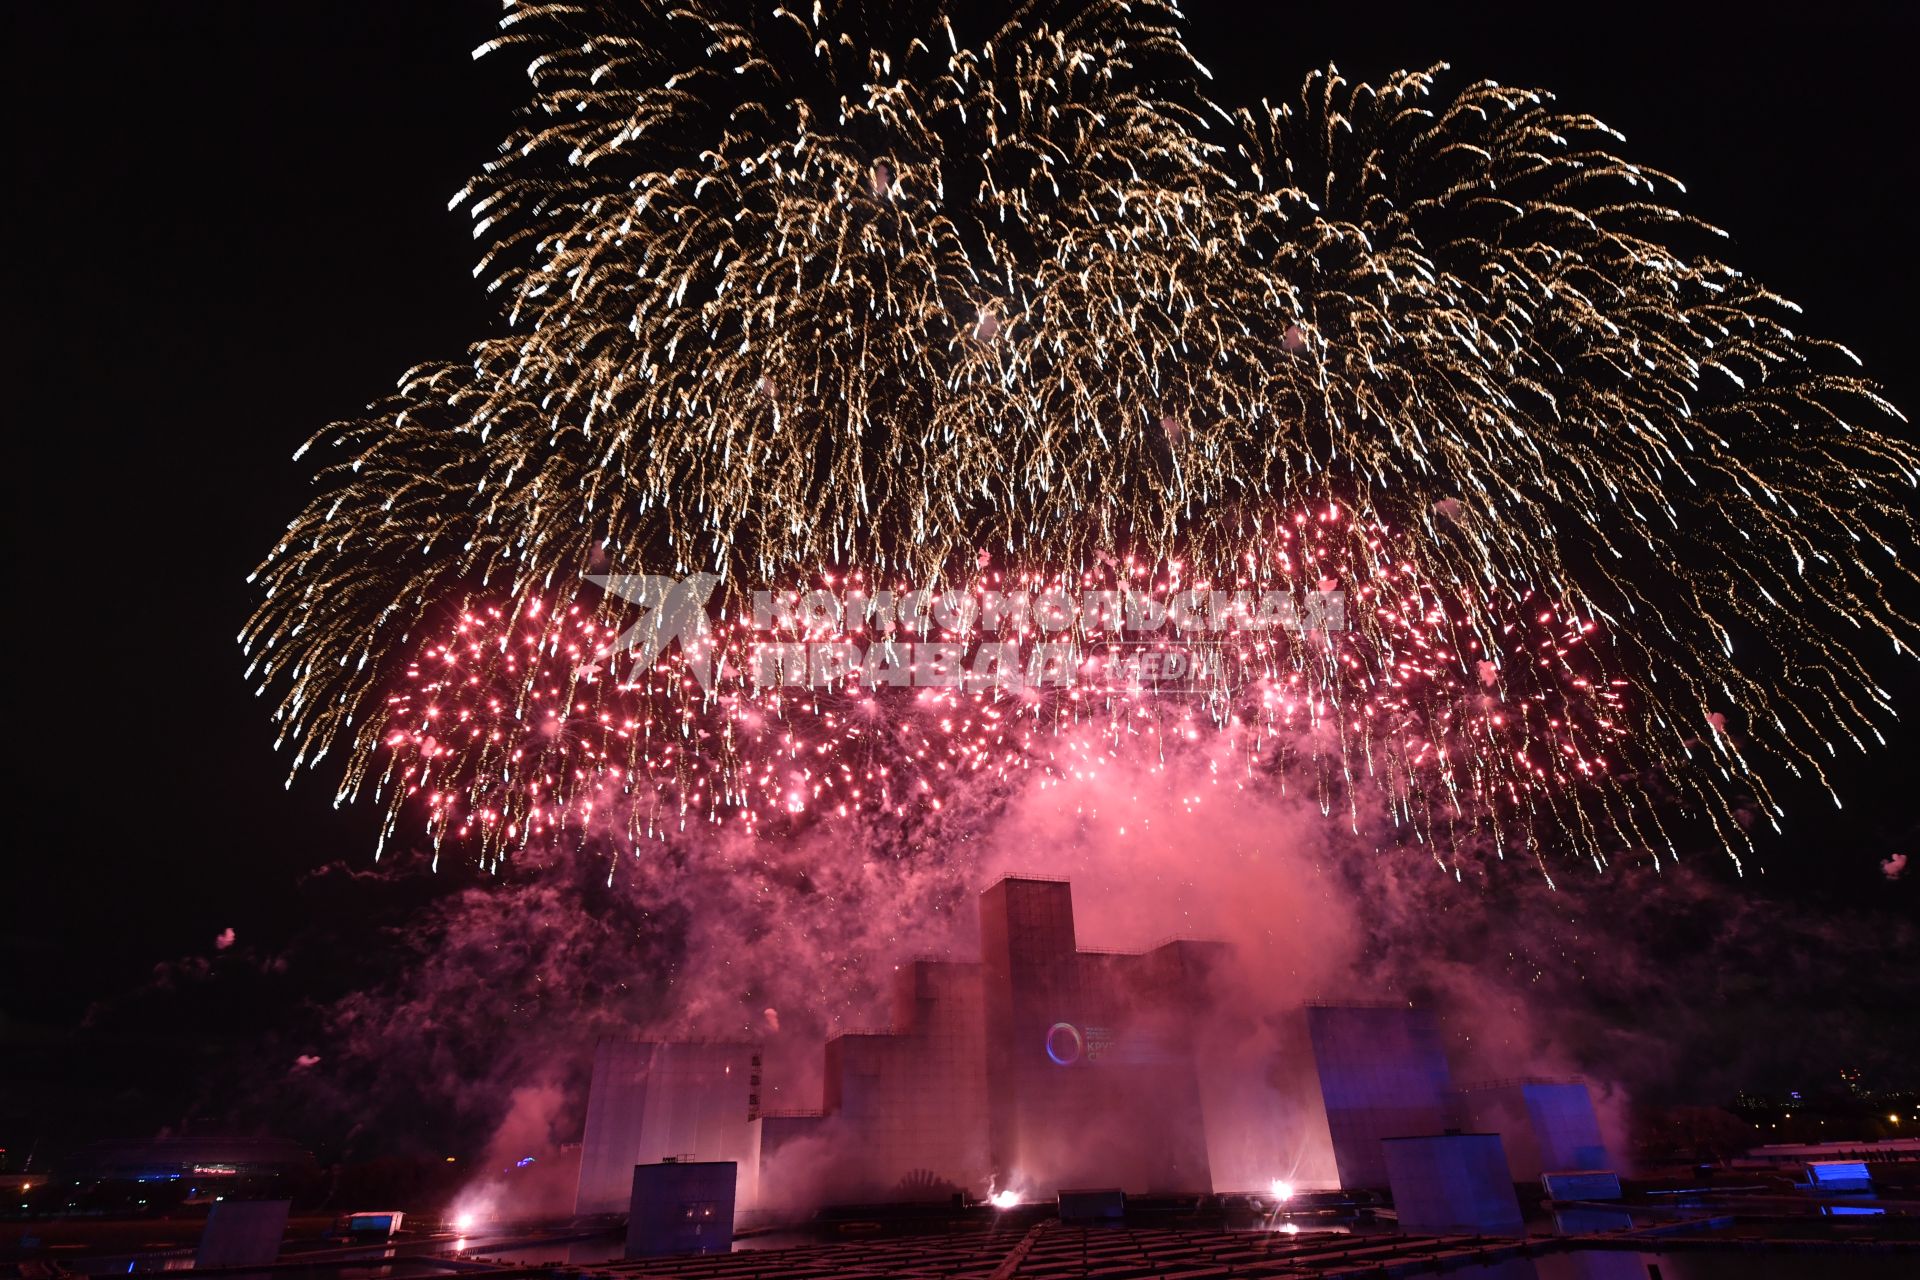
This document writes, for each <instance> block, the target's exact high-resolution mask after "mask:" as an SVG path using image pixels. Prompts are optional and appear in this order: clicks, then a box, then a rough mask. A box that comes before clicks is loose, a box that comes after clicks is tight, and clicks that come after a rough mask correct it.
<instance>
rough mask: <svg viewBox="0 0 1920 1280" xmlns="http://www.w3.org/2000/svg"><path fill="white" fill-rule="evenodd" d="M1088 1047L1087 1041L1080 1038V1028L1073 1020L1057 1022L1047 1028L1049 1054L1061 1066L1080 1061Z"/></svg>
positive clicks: (1068, 1065)
mask: <svg viewBox="0 0 1920 1280" xmlns="http://www.w3.org/2000/svg"><path fill="white" fill-rule="evenodd" d="M1086 1047H1087V1043H1086V1041H1084V1040H1082V1039H1081V1038H1080V1028H1078V1027H1076V1026H1074V1025H1073V1024H1072V1023H1071V1022H1056V1023H1054V1024H1053V1025H1052V1026H1051V1027H1048V1028H1047V1056H1048V1057H1049V1058H1052V1059H1053V1060H1054V1062H1055V1063H1056V1064H1058V1065H1059V1066H1063V1067H1070V1066H1072V1065H1073V1064H1074V1063H1076V1062H1078V1061H1080V1055H1081V1053H1082V1052H1084V1051H1085V1050H1086Z"/></svg>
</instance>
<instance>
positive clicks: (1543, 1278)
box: [1447, 1249, 1914, 1280]
mask: <svg viewBox="0 0 1920 1280" xmlns="http://www.w3.org/2000/svg"><path fill="white" fill-rule="evenodd" d="M1913 1262H1914V1260H1913V1258H1912V1256H1911V1255H1909V1256H1906V1257H1900V1256H1897V1255H1896V1256H1885V1257H1876V1256H1871V1255H1861V1254H1847V1255H1844V1256H1841V1255H1835V1254H1831V1253H1772V1254H1764V1253H1749V1252H1746V1251H1744V1250H1733V1249H1729V1250H1725V1251H1720V1250H1702V1251H1699V1252H1693V1251H1687V1252H1680V1253H1638V1252H1634V1251H1632V1250H1612V1249H1581V1250H1578V1251H1576V1252H1573V1253H1556V1254H1551V1255H1549V1256H1547V1257H1543V1258H1511V1259H1509V1260H1507V1261H1505V1262H1497V1263H1488V1264H1484V1265H1481V1266H1473V1267H1463V1268H1461V1269H1460V1270H1458V1271H1450V1272H1448V1273H1447V1274H1448V1275H1450V1276H1454V1277H1458V1278H1459V1280H1827V1278H1828V1277H1832V1276H1836V1275H1844V1276H1847V1277H1848V1280H1912V1277H1913V1274H1914V1265H1913Z"/></svg>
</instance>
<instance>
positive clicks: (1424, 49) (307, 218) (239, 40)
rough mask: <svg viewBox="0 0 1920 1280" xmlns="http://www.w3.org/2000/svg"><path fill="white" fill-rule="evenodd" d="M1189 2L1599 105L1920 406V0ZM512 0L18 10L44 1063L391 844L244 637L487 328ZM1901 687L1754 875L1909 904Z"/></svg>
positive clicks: (11, 736) (31, 1016)
mask: <svg viewBox="0 0 1920 1280" xmlns="http://www.w3.org/2000/svg"><path fill="white" fill-rule="evenodd" d="M1190 7H1191V10H1192V14H1193V17H1194V24H1193V25H1194V41H1193V43H1194V46H1195V48H1196V51H1197V52H1198V53H1199V55H1200V56H1201V58H1202V59H1203V61H1205V62H1206V63H1208V64H1209V65H1210V66H1211V67H1212V68H1213V70H1214V71H1215V72H1216V73H1217V75H1218V77H1219V79H1220V82H1221V85H1220V92H1219V96H1220V97H1222V98H1227V99H1233V98H1248V97H1257V96H1260V95H1261V94H1263V93H1264V94H1269V95H1272V96H1276V97H1277V96H1287V95H1290V94H1291V93H1293V92H1294V91H1296V90H1297V87H1298V84H1299V81H1300V78H1301V76H1302V75H1303V74H1304V72H1306V71H1307V70H1308V69H1310V68H1312V67H1314V66H1316V65H1320V66H1324V65H1325V64H1326V63H1327V62H1328V61H1329V60H1332V61H1337V62H1338V63H1339V65H1340V67H1341V69H1342V70H1343V71H1344V72H1346V73H1347V74H1348V75H1349V76H1352V77H1356V78H1366V77H1369V76H1377V75H1380V74H1382V73H1385V72H1387V71H1390V70H1393V69H1395V68H1397V67H1400V66H1404V65H1425V64H1427V63H1430V62H1433V61H1438V60H1442V59H1444V60H1448V61H1450V62H1452V63H1453V64H1454V65H1455V67H1456V68H1458V69H1459V71H1460V72H1461V73H1462V74H1463V75H1466V76H1471V77H1476V78H1477V77H1481V76H1488V77H1495V78H1499V79H1502V80H1505V81H1509V82H1520V83H1526V84H1531V85H1538V86H1541V87H1544V88H1548V89H1551V90H1553V91H1554V92H1555V93H1557V94H1558V95H1559V97H1560V98H1561V100H1562V102H1563V103H1565V104H1567V105H1569V106H1571V107H1573V108H1576V109H1580V110H1586V111H1590V112H1592V113H1594V114H1597V115H1599V116H1600V117H1602V118H1603V119H1605V120H1607V121H1608V122H1609V123H1611V124H1613V125H1614V126H1615V127H1616V128H1619V129H1621V130H1623V131H1624V132H1625V133H1626V135H1627V138H1628V143H1627V146H1626V150H1627V152H1628V154H1630V155H1631V156H1632V157H1633V158H1635V159H1638V160H1642V161H1644V162H1646V163H1648V164H1651V165H1653V166H1655V167H1659V168H1663V169H1666V170H1667V171H1669V172H1672V173H1674V174H1675V175H1676V176H1678V177H1680V178H1682V179H1683V180H1684V181H1686V182H1687V184H1688V187H1689V190H1690V196H1689V199H1688V203H1687V205H1686V208H1687V209H1688V210H1689V211H1690V212H1694V213H1697V214H1699V215H1700V216H1702V217H1704V218H1706V219H1708V220H1709V221H1712V222H1715V223H1718V224H1720V225H1722V226H1725V227H1727V228H1729V229H1730V230H1732V232H1733V233H1734V239H1733V244H1732V247H1731V249H1730V250H1729V252H1728V256H1729V257H1730V258H1731V259H1732V260H1733V261H1734V262H1735V263H1736V264H1737V265H1740V266H1742V267H1743V268H1746V269H1748V270H1750V271H1752V272H1754V273H1755V274H1757V275H1759V276H1760V277H1761V278H1763V279H1765V280H1767V281H1768V282H1769V283H1771V284H1772V285H1773V286H1774V287H1776V288H1778V289H1779V290H1781V291H1782V292H1784V293H1786V294H1787V295H1788V296H1790V297H1793V298H1795V299H1796V300H1798V301H1799V302H1801V303H1802V304H1803V305H1804V306H1805V308H1806V312H1807V327H1808V328H1809V329H1811V330H1814V331H1817V332H1821V333H1825V334H1828V335H1831V336H1834V337H1837V338H1840V339H1841V340H1843V341H1845V342H1847V343H1848V344H1849V345H1851V346H1852V347H1853V348H1854V349H1855V350H1856V351H1857V352H1859V353H1860V355H1861V356H1862V357H1863V358H1864V359H1865V361H1866V363H1867V366H1868V369H1869V371H1870V372H1871V373H1872V374H1873V375H1874V376H1876V377H1878V378H1879V379H1881V380H1882V381H1883V382H1884V383H1885V384H1886V385H1887V386H1888V388H1889V389H1890V391H1891V393H1892V396H1893V399H1894V400H1895V401H1896V402H1897V403H1900V404H1902V405H1904V406H1906V407H1907V408H1908V409H1909V410H1913V409H1916V408H1920V375H1917V374H1916V372H1915V361H1914V359H1913V352H1914V350H1915V343H1916V339H1920V321H1917V319H1916V310H1915V306H1914V289H1915V285H1916V278H1915V250H1914V239H1913V227H1914V222H1915V217H1914V213H1915V209H1916V205H1915V198H1914V197H1915V178H1914V168H1915V163H1916V159H1917V158H1920V156H1917V154H1916V153H1917V152H1920V148H1916V146H1915V144H1914V141H1913V135H1912V132H1911V130H1912V129H1913V127H1914V120H1915V112H1914V109H1913V103H1914V100H1915V83H1914V72H1913V70H1912V68H1911V66H1910V60H1911V57H1912V54H1913V51H1914V50H1915V49H1917V48H1920V17H1916V12H1917V11H1916V9H1915V8H1914V7H1913V6H1909V5H1900V4H1887V5H1881V6H1870V5H1856V4H1846V3H1824V4H1818V5H1798V6H1792V7H1783V8H1781V9H1779V10H1777V11H1774V12H1767V11H1764V10H1760V9H1756V8H1755V7H1753V6H1750V5H1738V6H1730V7H1727V8H1724V9H1713V8H1704V7H1703V8H1699V9H1694V10H1686V11H1677V10H1674V9H1673V8H1671V7H1658V8H1654V7H1648V8H1638V9H1636V8H1631V7H1622V6H1617V5H1613V6H1609V5H1598V6H1578V7H1577V12H1576V11H1575V7H1573V6H1553V7H1549V6H1539V5H1527V6H1504V5H1473V6H1471V7H1470V8H1463V9H1462V11H1461V12H1450V11H1449V8H1448V7H1447V6H1443V5H1439V4H1427V5H1420V6H1413V7H1399V6H1383V5H1378V4H1354V3H1321V4H1315V3H1309V4H1285V5H1282V4H1265V3H1263V4H1258V5H1248V6H1244V7H1239V6H1227V5H1220V4H1209V3H1205V2H1204V0H1196V2H1195V3H1194V4H1192V5H1191V6H1190ZM496 15H497V6H495V5H493V4H491V3H486V2H484V0H467V2H461V3H433V4H429V3H403V2H401V0H371V2H368V0H352V2H346V0H340V2H335V3H326V4H288V3H241V2H234V3H210V2H208V0H187V2H185V3H173V4H150V3H125V4H99V3H62V4H51V3H48V4H40V5H34V6H12V7H10V8H9V9H8V12H7V16H6V21H7V23H8V25H9V27H10V31H9V34H8V39H7V46H8V57H9V60H10V62H11V66H10V69H9V73H8V88H9V90H10V93H11V96H12V109H11V111H10V113H9V118H10V120H11V124H12V146H11V148H10V150H11V153H12V154H11V156H10V158H9V164H8V169H9V170H10V172H9V174H8V177H9V181H8V183H7V186H8V188H9V191H10V198H9V202H8V203H9V207H10V212H11V213H12V215H13V233H12V235H11V236H9V243H10V245H11V247H12V250H13V253H12V259H13V262H14V263H15V265H16V274H15V278H14V280H13V281H12V282H11V285H12V287H11V288H10V289H9V291H8V292H9V295H10V303H11V305H10V308H9V328H10V330H11V341H10V342H9V344H8V347H7V349H8V351H9V352H10V354H11V355H12V356H13V365H14V378H15V382H16V385H17V386H24V388H25V396H24V398H23V400H21V401H17V402H16V404H15V407H14V409H13V410H12V411H11V412H10V413H9V414H8V415H7V416H8V419H9V427H8V429H7V431H6V436H5V441H6V445H5V447H6V451H7V467H6V471H7V484H8V503H7V557H8V562H9V569H10V572H9V575H8V576H9V583H10V585H9V591H8V606H9V607H8V609H7V613H8V621H9V626H8V628H7V631H8V639H9V646H10V648H11V661H10V662H9V664H8V666H7V672H8V674H9V677H10V678H9V681H8V683H9V690H10V698H9V703H10V706H9V714H8V717H7V724H6V732H5V738H6V750H7V759H8V764H7V777H8V781H9V784H10V785H9V788H8V790H9V805H8V809H7V813H8V815H9V819H10V820H9V821H8V822H7V824H6V827H5V836H4V839H5V844H6V847H7V853H6V854H5V871H4V888H3V889H0V908H3V909H4V912H5V922H4V929H5V933H4V940H3V942H4V950H3V951H0V975H4V976H3V977H0V1052H6V1053H9V1054H12V1053H14V1052H15V1051H17V1050H19V1049H20V1047H21V1046H39V1048H38V1049H37V1050H36V1051H35V1052H36V1055H37V1057H36V1061H37V1062H38V1063H40V1066H39V1067H38V1068H36V1070H44V1069H45V1065H46V1064H47V1063H49V1062H53V1063H57V1062H58V1061H59V1055H60V1053H61V1052H62V1049H61V1047H60V1046H62V1045H64V1044H66V1043H68V1041H67V1040H66V1037H67V1036H68V1034H69V1033H70V1031H71V1029H72V1028H74V1027H75V1026H76V1025H78V1023H79V1022H80V1020H81V1019H82V1017H83V1016H84V1014H85V1011H86V1009H87V1008H88V1006H89V1005H90V1004H91V1003H93V1002H94V1001H96V1000H99V999H102V998H106V997H109V996H112V995H113V994H114V993H116V992H120V991H123V990H125V989H127V988H129V987H131V986H134V985H136V984H138V983H140V982H141V981H143V980H144V978H145V977H146V975H148V974H149V973H150V972H151V970H152V967H153V966H154V965H155V964H156V963H157V962H160V961H163V960H167V959H169V958H172V957H177V956H179V955H182V954H185V953H189V952H193V951H195V950H204V949H205V948H207V947H208V946H209V945H210V943H211V939H212V938H213V936H214V935H215V934H216V933H218V932H219V931H220V930H222V929H224V928H228V927H232V928H235V929H236V930H237V931H239V932H240V933H241V934H243V935H245V936H246V937H247V938H249V939H251V940H257V941H260V942H261V943H263V944H264V945H269V946H270V945H272V943H273V940H274V939H276V938H280V937H284V936H285V935H286V934H288V933H289V932H290V931H291V930H293V929H295V928H297V927H298V926H299V923H300V922H299V920H298V919H297V914H298V912H299V911H300V910H302V906H301V903H302V899H300V898H299V897H297V896H296V894H295V892H294V885H295V882H296V880H297V878H298V877H299V875H300V874H301V873H302V872H303V871H305V870H307V869H310V868H312V867H314V866H316V865H319V864H321V863H324V862H328V861H333V860H346V861H348V862H349V863H357V862H362V861H364V860H366V859H367V858H369V857H370V855H371V850H372V844H373V835H372V833H373V817H372V814H371V813H370V812H369V811H367V810H365V809H362V810H360V811H354V812H336V811H334V810H333V809H332V808H331V807H330V804H329V797H330V795H331V782H332V779H331V778H323V777H313V776H308V777H305V778H303V779H301V780H300V781H299V782H298V783H297V784H296V785H295V787H294V788H293V789H292V790H291V791H286V790H283V789H282V785H281V784H282V780H283V774H284V767H285V756H284V755H276V754H275V753H274V752H273V751H272V749H271V738H272V734H271V730H270V726H269V723H268V720H267V715H266V712H267V707H266V706H264V705H263V704H262V703H261V702H260V701H257V700H255V699H254V698H252V697H250V696H249V694H248V692H247V689H246V686H245V684H244V682H243V681H242V678H241V670H242V661H241V658H240V654H239V651H238V648H237V646H236V644H235V641H234V636H235V634H236V633H237V632H238V630H239V628H240V624H241V622H242V620H243V619H244V617H245V616H246V614H247V612H248V611H249V609H250V607H251V603H252V601H251V597H250V594H249V591H248V588H247V586H246V584H245V582H244V577H245V574H246V573H247V572H248V570H249V569H250V568H251V567H252V566H253V565H254V563H256V562H257V560H258V559H259V556H260V554H261V553H262V552H263V551H264V550H265V548H266V547H267V546H268V545H269V544H270V542H271V540H272V539H273V537H274V536H275V534H276V533H277V532H278V531H279V529H280V528H281V527H282V526H283V525H284V523H285V521H286V520H287V518H288V517H289V516H290V515H292V514H293V513H294V512H295V511H296V510H297V509H298V508H299V506H300V505H301V503H302V502H303V501H304V496H305V493H306V488H307V480H308V474H307V471H306V469H305V468H303V467H302V466H300V465H297V464H295V463H293V462H291V461H290V458H289V455H290V454H291V452H292V451H293V449H294V448H295V446H297V445H298V444H299V443H300V442H301V441H302V440H303V439H304V438H305V437H306V436H307V435H309V434H310V433H311V432H313V431H315V430H317V429H318V428H320V427H321V426H323V425H324V424H325V423H326V422H328V421H329V420H331V419H334V418H338V417H342V416H345V415H348V414H352V413H354V412H356V411H357V410H358V409H360V408H361V407H362V406H363V405H364V404H365V403H366V402H367V401H369V400H370V399H372V398H373V397H375V396H377V395H379V394H380V393H382V392H383V391H385V390H386V389H387V388H389V387H390V386H391V385H392V383H393V382H394V380H395V379H396V378H397V377H398V375H399V374H400V373H401V372H402V371H403V370H405V369H406V368H407V367H408V366H409V365H411V364H413V363H415V362H417V361H421V360H425V359H429V358H437V357H446V356H453V355H456V354H457V353H458V352H459V351H460V350H461V349H462V348H463V346H464V345H465V344H466V343H467V342H468V341H470V340H472V339H473V338H475V337H477V336H479V335H480V334H482V333H484V332H486V331H488V330H489V329H490V328H492V327H494V319H493V313H492V310H491V308H490V306H489V304H488V302H487V300H486V298H485V297H484V295H483V294H482V293H481V291H480V289H479V288H478V287H477V285H476V284H475V283H474V281H473V280H472V278H471V275H470V268H471V265H472V262H473V260H474V258H475V257H476V256H477V255H476V250H475V247H474V244H473V242H472V240H471V239H470V237H469V231H468V222H467V218H466V215H465V214H464V213H453V212H449V211H448V210H447V208H446V205H447V200H448V198H449V196H450V195H451V194H452V193H453V192H454V191H455V190H456V189H457V188H458V187H459V186H460V185H461V184H462V183H463V182H464V181H465V179H466V178H467V176H468V175H469V174H470V173H471V172H472V171H473V170H474V168H475V167H476V166H477V165H478V164H479V163H481V162H482V161H483V160H485V159H486V158H487V157H488V155H489V154H490V153H491V150H492V147H493V145H494V144H495V142H496V141H497V140H498V139H499V138H500V137H501V136H502V135H503V134H504V132H505V130H506V128H507V126H508V123H509V119H510V115H511V112H512V110H513V108H514V106H515V105H516V104H517V103H518V102H519V101H520V99H521V96H522V88H523V85H524V80H523V78H522V74H521V67H520V66H519V65H518V64H517V63H515V62H514V61H513V60H511V59H510V58H504V57H495V58H489V59H485V60H482V61H480V62H478V63H476V62H474V61H473V60H471V58H470V56H469V53H470V51H471V50H472V48H473V47H474V46H475V45H477V44H478V43H480V42H481V41H482V40H484V39H486V38H487V37H488V36H489V34H490V33H491V31H492V29H493V28H492V24H493V22H494V20H495V17H496ZM1894 687H1895V688H1896V689H1897V690H1898V692H1899V694H1900V696H1901V699H1902V705H1903V707H1904V708H1905V709H1906V712H1907V715H1908V721H1909V723H1908V724H1907V726H1906V727H1904V728H1902V729H1901V730H1900V731H1899V732H1898V734H1897V735H1896V736H1895V737H1894V739H1893V742H1892V744H1891V747H1890V748H1889V749H1888V750H1886V751H1884V752H1882V753H1880V754H1879V755H1878V756H1876V757H1875V758H1873V759H1872V760H1871V761H1868V762H1866V763H1864V764H1861V765H1858V766H1853V765H1849V766H1848V767H1846V768H1845V770H1844V771H1843V779H1844V787H1845V790H1846V799H1847V802H1848V808H1847V810H1846V811H1844V812H1843V813H1838V814H1836V813H1835V812H1834V810H1833V809H1832V808H1831V806H1830V805H1828V804H1827V803H1826V802H1825V801H1824V800H1820V799H1818V798H1816V797H1815V796H1813V795H1810V794H1804V793H1796V794H1793V795H1792V799H1793V800H1794V801H1795V806H1794V810H1793V816H1792V819H1791V822H1790V825H1789V830H1788V834H1787V836H1786V837H1785V838H1784V839H1782V840H1772V841H1770V842H1769V843H1768V844H1767V845H1766V847H1765V850H1764V857H1763V859H1762V862H1763V863H1764V865H1765V869H1766V875H1765V877H1764V883H1760V884H1756V885H1752V886H1749V888H1746V889H1742V890H1741V891H1742V892H1746V891H1754V892H1773V893H1782V894H1789V895H1795V896H1807V897H1810V898H1815V899H1830V900H1832V901H1833V902H1835V903H1836V904H1839V905H1857V904H1860V903H1876V902H1880V901H1882V900H1884V899H1886V898H1887V897H1888V895H1894V896H1895V898H1894V900H1895V901H1897V902H1899V903H1901V904H1904V909H1907V910H1911V909H1912V908H1913V906H1914V904H1915V900H1916V894H1915V889H1914V884H1915V882H1916V880H1920V870H1916V872H1915V873H1913V874H1912V875H1911V876H1910V877H1909V878H1908V879H1907V880H1905V881H1903V882H1901V883H1898V884H1893V883H1889V882H1888V881H1887V880H1886V879H1885V878H1884V877H1882V876H1881V874H1880V872H1879V869H1878V864H1879V862H1880V860H1881V859H1882V858H1884V857H1886V856H1888V855H1889V854H1891V853H1895V852H1904V853H1906V854H1908V855H1909V856H1910V857H1920V821H1916V818H1915V817H1914V810H1913V805H1914V793H1915V786H1914V784H1915V782H1916V780H1920V736H1916V731H1915V729H1914V727H1913V722H1915V721H1917V720H1920V679H1916V678H1915V673H1914V672H1913V671H1911V670H1908V671H1905V672H1898V673H1897V674H1896V683H1895V685H1894ZM1913 959H1914V958H1913V957H1905V958H1904V963H1907V964H1911V963H1913ZM6 1080H7V1073H6V1072H3V1071H0V1090H4V1089H5V1088H6ZM15 1101H16V1103H18V1104H19V1105H20V1106H25V1105H27V1103H26V1100H25V1097H24V1095H22V1094H19V1093H16V1094H15ZM17 1114H18V1111H17V1110H16V1107H15V1106H14V1105H8V1106H6V1107H4V1108H0V1122H4V1121H6V1120H8V1119H9V1118H10V1115H17ZM9 1136H11V1135H8V1134H6V1133H4V1132H0V1145H4V1143H5V1142H6V1141H7V1139H8V1137H9Z"/></svg>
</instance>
